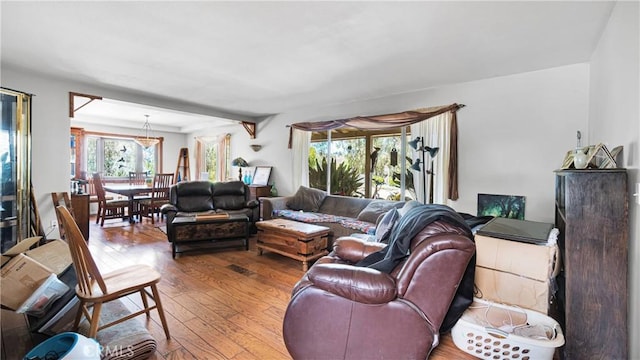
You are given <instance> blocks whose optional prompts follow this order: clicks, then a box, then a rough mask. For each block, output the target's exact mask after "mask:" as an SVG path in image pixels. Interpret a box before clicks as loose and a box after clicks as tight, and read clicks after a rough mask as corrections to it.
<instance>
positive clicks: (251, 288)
mask: <svg viewBox="0 0 640 360" xmlns="http://www.w3.org/2000/svg"><path fill="white" fill-rule="evenodd" d="M159 225H161V224H156V225H152V224H151V222H150V221H149V220H148V219H144V220H143V221H142V222H140V223H135V224H129V223H128V222H126V221H120V220H111V221H107V223H106V224H105V226H104V227H100V226H99V225H95V223H94V222H93V221H92V223H91V229H90V232H91V236H90V240H89V248H90V249H91V251H92V253H93V255H94V258H95V259H96V262H97V263H98V266H99V267H100V269H101V271H104V272H108V271H111V270H115V269H118V268H120V267H123V266H127V265H132V264H147V265H150V266H152V267H154V268H156V269H157V270H158V271H159V272H160V273H161V274H162V280H161V281H160V283H159V284H158V288H159V291H160V293H161V299H162V303H163V306H164V309H165V313H166V317H167V322H168V323H169V327H170V331H171V339H170V340H166V339H165V336H164V332H163V329H162V326H161V325H160V319H159V317H158V314H157V312H155V311H153V312H152V313H151V317H150V319H148V320H147V319H146V317H145V316H140V317H138V318H136V319H137V321H140V322H141V323H143V324H145V326H146V327H147V329H148V330H149V332H150V333H151V335H152V336H153V337H154V338H155V339H156V341H157V343H158V348H157V351H156V353H155V354H153V355H152V356H151V358H150V359H152V360H165V359H167V360H169V359H171V360H182V359H185V360H193V359H224V360H251V359H270V360H271V359H273V360H278V359H289V358H290V356H289V355H288V352H287V350H286V347H285V345H284V342H283V339H282V319H283V317H284V313H285V309H286V306H287V303H288V302H289V299H290V296H291V289H292V288H293V286H294V285H295V284H296V282H297V281H298V280H299V279H300V278H301V277H302V275H303V274H304V273H303V271H302V266H301V263H300V262H299V261H295V260H293V259H290V258H287V257H284V256H280V255H278V254H274V253H270V252H265V253H264V254H262V255H258V253H257V251H256V246H255V244H256V239H255V237H253V238H252V239H251V241H250V244H249V250H248V251H245V250H243V249H241V248H237V249H236V248H234V249H226V250H221V249H218V250H213V251H198V252H193V253H186V254H181V255H179V256H178V257H177V258H175V259H174V258H173V257H172V254H171V246H170V243H169V242H168V241H167V239H166V235H165V234H164V233H163V232H161V231H160V230H158V228H157V226H159ZM125 305H127V307H129V308H130V309H131V310H135V309H139V308H140V306H141V300H140V297H139V295H131V296H129V297H128V298H127V299H126V301H125ZM16 315H17V314H14V313H12V312H9V315H7V310H3V311H2V319H1V321H2V345H3V346H2V358H3V359H14V358H16V359H17V358H21V357H22V356H24V355H25V354H26V353H27V352H28V351H29V350H30V349H31V348H32V347H33V346H35V345H36V342H37V341H36V340H34V339H36V338H39V337H33V339H32V336H30V334H29V332H28V328H27V324H26V322H25V318H24V317H23V316H16ZM16 319H17V320H16ZM320 341H321V340H320ZM6 344H11V345H12V346H5V345H6ZM430 359H436V360H444V359H447V360H449V359H461V360H466V359H474V357H473V356H471V355H468V354H466V353H464V352H462V351H461V350H459V349H457V348H456V347H455V345H453V343H452V341H451V337H450V336H449V335H445V336H443V337H442V338H441V344H440V346H438V347H437V348H436V349H435V350H434V352H433V353H432V354H431V356H430Z"/></svg>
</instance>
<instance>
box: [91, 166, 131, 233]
mask: <svg viewBox="0 0 640 360" xmlns="http://www.w3.org/2000/svg"><path fill="white" fill-rule="evenodd" d="M93 186H94V187H95V189H96V195H97V196H98V215H97V216H96V224H97V223H98V222H100V226H104V221H105V220H106V219H118V218H124V217H125V216H126V214H125V211H124V209H126V208H127V207H129V201H128V200H107V196H106V192H105V191H104V187H103V186H102V177H101V176H100V174H99V173H94V174H93ZM129 216H131V214H130V215H129Z"/></svg>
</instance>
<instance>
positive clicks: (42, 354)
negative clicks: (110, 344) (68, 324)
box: [23, 332, 100, 360]
mask: <svg viewBox="0 0 640 360" xmlns="http://www.w3.org/2000/svg"><path fill="white" fill-rule="evenodd" d="M36 359H39V360H57V359H65V360H73V359H78V360H80V359H81V360H93V359H95V360H100V344H98V342H97V341H95V340H94V339H91V338H87V337H85V336H83V335H80V334H77V333H74V332H64V333H61V334H58V335H56V336H54V337H52V338H50V339H47V340H46V341H44V342H43V343H41V344H40V345H38V346H36V347H35V348H33V349H32V350H31V351H29V353H28V354H27V355H25V356H24V358H23V360H36Z"/></svg>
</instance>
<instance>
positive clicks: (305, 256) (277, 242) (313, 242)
mask: <svg viewBox="0 0 640 360" xmlns="http://www.w3.org/2000/svg"><path fill="white" fill-rule="evenodd" d="M256 227H257V228H258V243H257V247H258V255H262V251H263V250H268V251H271V252H274V253H278V254H280V255H284V256H286V257H290V258H292V259H295V260H299V261H302V271H307V270H308V269H309V261H311V260H315V259H318V258H320V257H322V256H324V255H327V254H328V253H329V252H328V251H327V244H328V242H327V238H328V236H329V228H328V227H325V226H318V225H312V224H307V223H302V222H297V221H293V220H286V219H272V220H265V221H258V222H257V223H256Z"/></svg>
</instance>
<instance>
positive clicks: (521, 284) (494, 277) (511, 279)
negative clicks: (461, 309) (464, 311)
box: [475, 266, 551, 314]
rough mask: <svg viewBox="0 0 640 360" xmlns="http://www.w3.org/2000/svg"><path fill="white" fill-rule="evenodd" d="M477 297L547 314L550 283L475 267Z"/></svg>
mask: <svg viewBox="0 0 640 360" xmlns="http://www.w3.org/2000/svg"><path fill="white" fill-rule="evenodd" d="M475 284H476V287H477V288H478V291H479V293H478V294H477V297H479V298H482V299H484V300H490V301H493V302H498V303H502V304H508V305H515V306H520V307H523V308H526V309H530V310H535V311H538V312H541V313H543V314H547V313H548V312H549V300H550V295H551V294H550V291H551V283H550V281H549V280H547V281H539V280H533V279H528V278H525V277H522V276H518V275H514V274H509V273H506V272H502V271H498V270H492V269H486V268H483V267H478V266H476V276H475Z"/></svg>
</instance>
